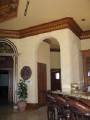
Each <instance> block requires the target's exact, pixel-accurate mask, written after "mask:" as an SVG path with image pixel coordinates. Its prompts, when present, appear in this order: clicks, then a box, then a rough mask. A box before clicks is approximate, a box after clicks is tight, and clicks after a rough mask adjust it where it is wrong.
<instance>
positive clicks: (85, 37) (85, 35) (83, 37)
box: [80, 30, 90, 39]
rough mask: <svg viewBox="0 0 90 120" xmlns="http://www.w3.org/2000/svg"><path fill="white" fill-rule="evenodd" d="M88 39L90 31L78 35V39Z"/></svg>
mask: <svg viewBox="0 0 90 120" xmlns="http://www.w3.org/2000/svg"><path fill="white" fill-rule="evenodd" d="M88 38H90V30H88V31H83V32H82V33H81V35H80V39H88Z"/></svg>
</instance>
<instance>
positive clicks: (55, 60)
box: [50, 52, 61, 69]
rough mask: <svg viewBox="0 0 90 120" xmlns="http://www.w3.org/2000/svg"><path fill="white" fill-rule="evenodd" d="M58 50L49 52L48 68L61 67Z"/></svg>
mask: <svg viewBox="0 0 90 120" xmlns="http://www.w3.org/2000/svg"><path fill="white" fill-rule="evenodd" d="M60 63H61V62H60V52H50V68H51V69H53V68H61V65H60Z"/></svg>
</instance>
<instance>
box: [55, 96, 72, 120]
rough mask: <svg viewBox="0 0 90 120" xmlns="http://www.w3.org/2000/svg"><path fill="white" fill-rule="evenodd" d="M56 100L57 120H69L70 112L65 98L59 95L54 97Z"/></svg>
mask: <svg viewBox="0 0 90 120" xmlns="http://www.w3.org/2000/svg"><path fill="white" fill-rule="evenodd" d="M56 100H57V111H58V120H69V118H70V110H69V104H68V102H67V100H66V98H65V97H64V96H63V95H59V96H57V97H56Z"/></svg>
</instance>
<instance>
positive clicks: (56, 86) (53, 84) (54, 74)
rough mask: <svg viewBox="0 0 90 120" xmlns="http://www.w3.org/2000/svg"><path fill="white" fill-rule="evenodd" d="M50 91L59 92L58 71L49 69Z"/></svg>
mask: <svg viewBox="0 0 90 120" xmlns="http://www.w3.org/2000/svg"><path fill="white" fill-rule="evenodd" d="M51 90H61V72H60V69H51Z"/></svg>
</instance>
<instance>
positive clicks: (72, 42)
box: [10, 29, 80, 103]
mask: <svg viewBox="0 0 90 120" xmlns="http://www.w3.org/2000/svg"><path fill="white" fill-rule="evenodd" d="M49 38H54V39H56V40H57V41H58V42H59V44H60V59H61V76H62V80H61V84H62V91H66V92H69V91H70V90H71V82H72V81H80V57H79V54H80V51H79V50H80V43H79V42H80V40H79V38H78V37H76V35H75V34H74V33H72V32H71V31H70V30H69V29H63V30H57V31H52V32H48V33H43V34H39V35H35V36H30V37H27V38H22V39H10V40H11V41H12V42H13V43H14V44H15V45H16V47H17V50H18V52H19V56H18V79H19V78H20V70H21V68H22V67H23V66H24V65H28V66H30V67H31V69H32V76H31V78H30V82H28V99H27V101H28V102H31V103H37V102H38V92H37V90H38V86H37V61H38V48H39V47H40V44H41V43H42V41H43V40H45V39H49ZM48 82H49V83H50V81H48Z"/></svg>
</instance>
